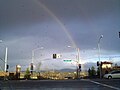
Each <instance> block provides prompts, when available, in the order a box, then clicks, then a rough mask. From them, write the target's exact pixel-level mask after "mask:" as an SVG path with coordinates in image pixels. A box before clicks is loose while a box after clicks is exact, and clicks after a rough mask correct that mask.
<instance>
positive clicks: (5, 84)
mask: <svg viewBox="0 0 120 90" xmlns="http://www.w3.org/2000/svg"><path fill="white" fill-rule="evenodd" d="M102 82H104V80H98V81H93V80H92V81H91V80H84V79H83V80H18V81H17V80H11V81H0V89H1V90H120V88H119V85H120V84H118V83H117V84H118V87H117V85H116V86H115V87H114V86H111V85H108V84H103V83H102ZM106 82H107V81H106ZM108 82H110V81H109V80H108ZM116 82H119V80H118V81H117V80H116ZM101 83H102V84H101Z"/></svg>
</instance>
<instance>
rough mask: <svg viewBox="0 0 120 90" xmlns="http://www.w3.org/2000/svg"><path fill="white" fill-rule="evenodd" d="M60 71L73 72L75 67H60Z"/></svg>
mask: <svg viewBox="0 0 120 90" xmlns="http://www.w3.org/2000/svg"><path fill="white" fill-rule="evenodd" d="M59 71H60V72H74V71H76V69H71V68H65V69H60V70H59Z"/></svg>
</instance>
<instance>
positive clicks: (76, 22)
mask: <svg viewBox="0 0 120 90" xmlns="http://www.w3.org/2000/svg"><path fill="white" fill-rule="evenodd" d="M119 31H120V0H0V39H1V40H2V41H3V42H2V43H0V58H3V59H4V53H5V47H6V46H7V47H8V63H9V64H10V66H11V68H13V67H15V65H16V64H20V65H21V66H25V67H28V65H29V64H30V63H31V58H32V50H33V49H36V48H41V47H43V48H42V49H39V50H36V51H35V57H34V58H35V60H34V63H38V62H39V61H42V67H43V68H44V69H45V68H46V69H47V68H49V66H51V67H53V68H61V67H62V68H64V67H65V68H66V67H71V66H70V65H71V64H68V63H67V64H66V63H65V62H63V61H62V60H53V59H52V57H51V56H52V54H53V53H61V54H62V56H63V57H62V59H64V58H66V59H68V57H69V59H70V57H71V58H72V59H73V57H74V59H75V57H76V53H77V51H76V49H75V48H79V49H80V60H81V63H85V62H96V61H97V60H98V49H97V43H98V40H99V38H100V36H101V35H103V36H104V37H103V38H102V39H101V41H100V47H101V60H108V61H114V62H118V61H119V56H120V38H119V36H118V35H119V34H118V32H119ZM67 46H71V47H70V48H68V47H67ZM48 62H49V63H48Z"/></svg>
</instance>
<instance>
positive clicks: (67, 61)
mask: <svg viewBox="0 0 120 90" xmlns="http://www.w3.org/2000/svg"><path fill="white" fill-rule="evenodd" d="M63 61H64V62H71V61H72V60H63Z"/></svg>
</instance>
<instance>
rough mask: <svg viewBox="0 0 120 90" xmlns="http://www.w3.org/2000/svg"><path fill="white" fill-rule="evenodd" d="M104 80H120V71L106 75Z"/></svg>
mask: <svg viewBox="0 0 120 90" xmlns="http://www.w3.org/2000/svg"><path fill="white" fill-rule="evenodd" d="M104 78H108V79H111V78H120V71H112V72H110V73H108V74H105V75H104Z"/></svg>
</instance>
